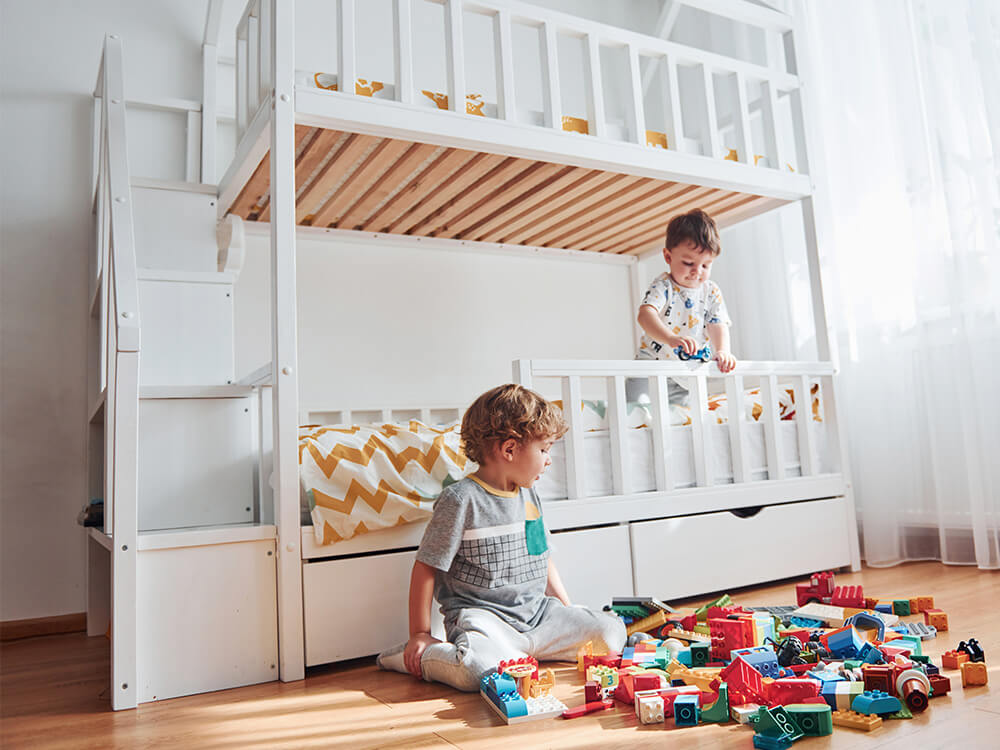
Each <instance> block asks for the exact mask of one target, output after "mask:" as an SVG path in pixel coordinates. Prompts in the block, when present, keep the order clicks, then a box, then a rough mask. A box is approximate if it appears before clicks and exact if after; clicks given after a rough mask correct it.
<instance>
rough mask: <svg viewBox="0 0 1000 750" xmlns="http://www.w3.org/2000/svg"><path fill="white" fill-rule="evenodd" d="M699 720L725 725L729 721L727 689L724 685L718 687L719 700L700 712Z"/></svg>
mask: <svg viewBox="0 0 1000 750" xmlns="http://www.w3.org/2000/svg"><path fill="white" fill-rule="evenodd" d="M701 720H702V721H704V722H709V721H714V722H718V723H719V724H725V723H726V722H727V721H729V687H728V686H727V685H726V683H724V682H723V683H722V684H720V685H719V698H718V699H717V700H716V701H715V703H713V704H712V705H711V706H709V707H708V708H703V709H702V710H701Z"/></svg>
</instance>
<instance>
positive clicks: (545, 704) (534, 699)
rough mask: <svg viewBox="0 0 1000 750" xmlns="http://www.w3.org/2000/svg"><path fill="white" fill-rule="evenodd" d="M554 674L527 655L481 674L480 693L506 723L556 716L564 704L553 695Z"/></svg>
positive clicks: (563, 707) (564, 708)
mask: <svg viewBox="0 0 1000 750" xmlns="http://www.w3.org/2000/svg"><path fill="white" fill-rule="evenodd" d="M553 685H555V673H554V672H553V671H552V670H551V669H545V670H543V671H541V672H539V669H538V662H537V661H536V660H535V659H533V658H532V657H530V656H525V657H522V658H520V659H512V660H510V661H502V662H500V664H499V665H498V666H497V670H496V671H495V672H493V673H491V674H488V675H486V676H485V677H483V679H482V681H481V683H480V686H479V693H480V695H482V696H483V698H484V699H485V700H486V703H487V704H488V705H489V706H490V707H491V708H492V709H493V710H494V711H496V712H497V713H498V714H499V715H500V717H501V718H502V719H503V720H504V721H505V722H507V723H508V724H517V723H519V722H522V721H530V720H532V719H547V718H549V717H552V716H559V715H560V714H562V712H563V711H565V710H566V705H565V704H564V703H563V702H562V701H560V700H559V699H558V698H556V697H555V696H553V695H552V686H553Z"/></svg>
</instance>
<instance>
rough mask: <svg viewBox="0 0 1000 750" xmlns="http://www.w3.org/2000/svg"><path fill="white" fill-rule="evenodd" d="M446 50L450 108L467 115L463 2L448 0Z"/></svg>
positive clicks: (445, 22) (445, 10)
mask: <svg viewBox="0 0 1000 750" xmlns="http://www.w3.org/2000/svg"><path fill="white" fill-rule="evenodd" d="M444 49H445V57H446V63H445V66H446V68H447V73H448V108H449V109H450V110H451V111H452V112H461V113H462V114H464V113H465V46H464V36H463V34H462V0H446V2H445V8H444Z"/></svg>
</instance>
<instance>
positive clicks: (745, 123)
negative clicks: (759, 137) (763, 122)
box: [735, 71, 753, 166]
mask: <svg viewBox="0 0 1000 750" xmlns="http://www.w3.org/2000/svg"><path fill="white" fill-rule="evenodd" d="M735 80H736V151H737V155H736V158H737V159H739V160H740V161H741V162H743V163H744V164H749V165H750V166H753V139H752V138H751V134H750V109H749V107H748V105H747V82H746V79H745V78H744V77H743V74H742V73H740V72H738V71H737V72H736V74H735Z"/></svg>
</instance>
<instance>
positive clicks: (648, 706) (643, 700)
mask: <svg viewBox="0 0 1000 750" xmlns="http://www.w3.org/2000/svg"><path fill="white" fill-rule="evenodd" d="M635 715H636V718H638V719H639V722H640V723H642V724H662V723H663V697H662V696H660V695H656V694H654V695H641V694H637V695H636V697H635Z"/></svg>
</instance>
